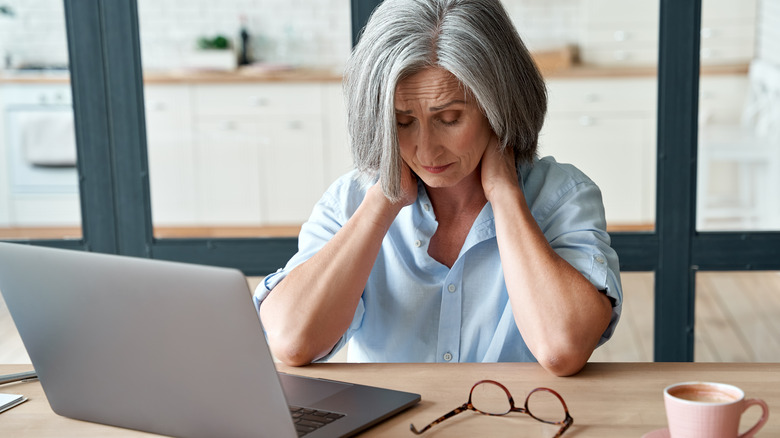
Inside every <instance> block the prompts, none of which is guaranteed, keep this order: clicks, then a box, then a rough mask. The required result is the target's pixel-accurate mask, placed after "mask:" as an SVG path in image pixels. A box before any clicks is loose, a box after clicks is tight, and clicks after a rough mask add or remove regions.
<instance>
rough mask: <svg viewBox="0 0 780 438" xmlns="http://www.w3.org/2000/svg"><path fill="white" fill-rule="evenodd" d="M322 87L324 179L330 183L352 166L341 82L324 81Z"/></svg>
mask: <svg viewBox="0 0 780 438" xmlns="http://www.w3.org/2000/svg"><path fill="white" fill-rule="evenodd" d="M323 87H324V88H323V89H324V99H323V105H324V121H325V125H324V127H323V128H324V130H325V139H326V141H325V144H324V157H323V158H324V164H325V166H324V167H325V181H326V184H328V185H329V184H330V183H332V182H333V181H335V180H336V179H337V178H338V177H340V176H341V175H344V174H345V173H347V172H349V171H350V170H352V169H353V168H354V165H353V163H352V152H351V150H350V145H349V132H348V130H347V108H346V105H345V103H344V94H343V91H342V86H341V82H333V83H326V84H324V85H323Z"/></svg>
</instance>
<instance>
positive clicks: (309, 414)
mask: <svg viewBox="0 0 780 438" xmlns="http://www.w3.org/2000/svg"><path fill="white" fill-rule="evenodd" d="M290 415H291V416H292V419H293V423H294V424H295V430H297V431H298V436H299V437H300V436H304V435H306V434H307V433H311V432H314V431H315V430H317V429H319V428H320V427H322V426H324V425H326V424H330V423H332V422H334V421H336V420H338V419H339V418H341V417H343V416H344V414H338V413H336V412H329V411H322V410H317V409H310V408H302V407H299V406H292V405H291V406H290Z"/></svg>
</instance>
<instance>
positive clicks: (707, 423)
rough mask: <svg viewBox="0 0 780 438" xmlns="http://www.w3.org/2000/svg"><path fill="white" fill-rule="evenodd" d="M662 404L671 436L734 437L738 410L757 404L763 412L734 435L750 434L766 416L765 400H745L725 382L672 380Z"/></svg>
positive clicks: (739, 412)
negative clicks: (672, 383)
mask: <svg viewBox="0 0 780 438" xmlns="http://www.w3.org/2000/svg"><path fill="white" fill-rule="evenodd" d="M664 405H665V406H666V418H667V421H668V422H669V435H670V436H671V437H672V438H699V437H707V438H737V435H738V434H739V421H740V419H741V418H742V413H743V412H745V411H746V410H747V409H748V408H749V407H750V406H753V405H758V406H761V409H762V410H763V414H762V415H761V418H760V419H759V420H758V422H757V423H756V424H755V425H754V426H753V427H751V428H750V430H748V431H747V432H745V433H743V434H742V435H739V437H738V438H748V437H752V436H753V435H755V433H756V432H758V430H759V429H761V428H762V427H763V426H764V423H766V421H767V419H768V418H769V407H768V406H767V404H766V402H764V401H763V400H761V399H755V398H749V399H745V392H744V391H742V390H741V389H739V388H737V387H736V386H733V385H727V384H725V383H712V382H683V383H675V384H674V385H670V386H667V387H666V389H664Z"/></svg>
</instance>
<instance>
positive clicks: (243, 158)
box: [190, 118, 261, 225]
mask: <svg viewBox="0 0 780 438" xmlns="http://www.w3.org/2000/svg"><path fill="white" fill-rule="evenodd" d="M195 156H196V158H195V175H196V179H197V182H196V185H195V186H193V187H192V188H191V189H190V190H193V191H195V194H196V199H197V215H196V216H194V217H193V219H194V220H195V221H196V223H200V224H210V225H247V224H252V225H259V224H260V223H261V212H260V191H261V188H260V177H259V164H260V156H261V151H260V140H259V139H258V129H257V123H256V122H253V121H250V120H236V119H235V118H212V119H211V120H200V121H198V122H197V124H196V126H195Z"/></svg>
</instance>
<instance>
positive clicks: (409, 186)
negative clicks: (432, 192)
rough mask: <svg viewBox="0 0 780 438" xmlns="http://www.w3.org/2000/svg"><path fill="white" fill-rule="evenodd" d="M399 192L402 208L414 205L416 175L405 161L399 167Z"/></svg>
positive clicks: (415, 198)
mask: <svg viewBox="0 0 780 438" xmlns="http://www.w3.org/2000/svg"><path fill="white" fill-rule="evenodd" d="M401 192H402V193H403V195H402V198H401V200H400V201H399V202H400V203H401V204H402V205H403V206H404V207H405V206H407V205H412V204H414V201H416V200H417V175H415V174H414V172H412V169H411V168H410V167H409V165H408V164H406V161H404V162H403V166H402V167H401Z"/></svg>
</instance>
